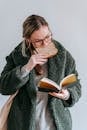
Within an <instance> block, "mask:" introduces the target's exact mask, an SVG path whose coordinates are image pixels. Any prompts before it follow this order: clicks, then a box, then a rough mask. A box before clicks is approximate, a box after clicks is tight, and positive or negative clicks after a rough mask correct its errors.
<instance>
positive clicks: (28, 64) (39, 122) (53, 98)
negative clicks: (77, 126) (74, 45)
mask: <svg viewBox="0 0 87 130" xmlns="http://www.w3.org/2000/svg"><path fill="white" fill-rule="evenodd" d="M23 37H24V40H23V41H22V42H21V43H20V44H19V45H18V46H17V47H16V48H15V49H14V50H13V51H12V52H11V53H10V55H9V56H7V57H6V60H7V63H6V66H5V67H4V70H3V72H2V74H1V77H0V86H1V87H0V92H1V93H2V94H7V95H8V94H13V93H15V92H16V91H17V90H19V93H18V94H17V96H16V97H15V99H14V101H13V104H12V107H11V111H10V113H9V116H8V130H13V129H14V130H71V129H72V121H71V115H70V112H69V110H68V107H71V106H73V105H74V104H75V103H76V102H77V101H78V100H79V98H80V96H81V86H80V83H79V80H78V82H77V83H76V84H75V85H72V87H69V88H67V89H64V90H62V91H61V92H60V93H55V92H54V93H46V92H39V91H38V89H37V84H38V82H39V80H40V79H41V78H42V77H48V78H49V79H51V80H53V81H55V82H56V83H57V84H59V83H60V81H61V79H63V78H64V77H65V76H67V75H69V74H72V73H74V74H76V75H77V76H78V74H77V71H76V69H75V61H74V59H73V58H72V56H71V54H70V53H69V52H68V51H67V50H66V49H65V48H64V47H63V46H62V45H61V44H60V43H59V42H57V41H56V40H54V39H53V38H52V33H51V30H50V28H49V25H48V23H47V21H46V20H45V19H44V18H43V17H41V16H38V15H31V16H29V17H28V18H27V19H26V20H25V21H24V23H23ZM50 44H53V45H54V46H55V48H57V50H58V53H57V54H56V55H55V56H53V57H51V58H47V57H46V54H42V53H38V51H37V49H38V48H42V49H44V48H47V47H48V46H50ZM50 51H51V50H50ZM77 78H78V77H77Z"/></svg>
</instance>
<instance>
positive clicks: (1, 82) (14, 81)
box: [0, 53, 29, 95]
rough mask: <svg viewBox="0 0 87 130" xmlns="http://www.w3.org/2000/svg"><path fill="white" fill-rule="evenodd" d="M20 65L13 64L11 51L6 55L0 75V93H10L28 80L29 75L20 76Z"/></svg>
mask: <svg viewBox="0 0 87 130" xmlns="http://www.w3.org/2000/svg"><path fill="white" fill-rule="evenodd" d="M21 67H22V66H21V65H19V66H17V67H16V66H15V64H14V61H13V58H12V53H11V54H10V55H9V56H7V57H6V65H5V67H4V69H3V71H2V73H1V76H0V93H1V94H3V95H10V94H13V93H15V92H16V91H17V90H18V89H20V88H21V87H23V86H24V85H25V84H26V82H27V81H28V80H29V75H26V76H25V77H22V76H21V73H22V72H21Z"/></svg>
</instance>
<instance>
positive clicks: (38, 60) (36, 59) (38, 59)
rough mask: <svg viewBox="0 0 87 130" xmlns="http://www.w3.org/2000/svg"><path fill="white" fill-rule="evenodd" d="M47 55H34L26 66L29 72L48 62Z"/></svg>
mask: <svg viewBox="0 0 87 130" xmlns="http://www.w3.org/2000/svg"><path fill="white" fill-rule="evenodd" d="M45 57H46V55H43V54H33V55H32V56H31V58H30V59H29V61H28V63H27V64H26V65H25V66H24V67H25V68H26V69H27V70H28V71H31V70H32V69H33V68H34V67H35V66H36V65H37V64H39V65H43V64H45V63H46V62H47V60H48V59H47V58H45Z"/></svg>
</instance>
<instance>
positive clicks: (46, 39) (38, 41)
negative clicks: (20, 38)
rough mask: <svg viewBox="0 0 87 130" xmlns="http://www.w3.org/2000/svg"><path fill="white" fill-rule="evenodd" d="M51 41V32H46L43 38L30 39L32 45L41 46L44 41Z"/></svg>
mask: <svg viewBox="0 0 87 130" xmlns="http://www.w3.org/2000/svg"><path fill="white" fill-rule="evenodd" d="M51 41H52V34H48V35H47V36H46V37H45V38H44V39H40V40H36V41H31V43H32V44H33V46H35V47H41V46H43V45H44V42H46V43H48V44H49V43H50V42H51Z"/></svg>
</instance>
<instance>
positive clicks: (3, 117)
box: [0, 91, 18, 130]
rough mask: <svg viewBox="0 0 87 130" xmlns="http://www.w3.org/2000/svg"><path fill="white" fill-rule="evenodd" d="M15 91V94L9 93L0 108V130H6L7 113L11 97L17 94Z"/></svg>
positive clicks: (11, 100)
mask: <svg viewBox="0 0 87 130" xmlns="http://www.w3.org/2000/svg"><path fill="white" fill-rule="evenodd" d="M17 93H18V91H17V92H16V93H15V94H13V95H11V96H10V97H9V98H8V100H7V101H6V103H5V104H4V106H3V107H2V109H1V110H0V130H7V119H8V114H9V112H10V108H11V105H12V102H13V99H14V97H15V96H16V95H17Z"/></svg>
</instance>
